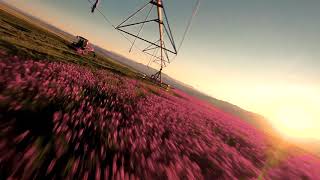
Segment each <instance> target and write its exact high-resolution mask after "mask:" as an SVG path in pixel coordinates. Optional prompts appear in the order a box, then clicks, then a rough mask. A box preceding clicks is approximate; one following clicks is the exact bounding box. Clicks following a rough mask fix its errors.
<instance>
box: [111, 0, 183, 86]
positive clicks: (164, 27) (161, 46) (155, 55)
mask: <svg viewBox="0 0 320 180" xmlns="http://www.w3.org/2000/svg"><path fill="white" fill-rule="evenodd" d="M148 6H149V7H150V9H149V11H148V14H147V17H146V18H145V19H144V20H143V21H138V22H131V23H128V22H129V21H131V20H132V19H133V18H134V17H136V16H138V14H139V13H141V12H142V11H143V10H144V9H146V8H147V7H148ZM154 7H156V12H155V11H154V9H155V8H154ZM151 13H156V18H149V17H150V14H151ZM146 23H156V24H158V29H159V31H158V32H157V34H158V37H159V39H158V40H157V41H156V42H152V40H148V39H146V38H144V37H141V36H140V33H141V31H142V29H143V27H144V25H145V24H146ZM130 26H140V29H139V31H138V33H137V34H134V33H132V32H130V31H129V30H127V28H128V27H130ZM116 29H117V30H118V31H121V32H123V33H126V34H128V35H130V36H133V37H134V38H135V39H134V41H133V42H132V46H131V48H130V51H131V49H132V47H133V46H134V44H135V42H136V40H137V39H139V40H141V41H144V42H146V43H147V44H149V46H147V47H146V48H145V49H143V50H142V51H143V52H144V53H146V54H148V55H150V56H151V60H150V62H151V61H152V62H155V63H157V64H159V65H160V69H159V71H158V72H157V73H155V74H153V75H152V76H151V78H152V79H154V80H155V81H157V82H162V77H161V73H162V69H163V68H164V67H166V66H167V64H169V63H170V58H169V53H171V54H174V55H177V48H176V45H175V41H174V38H173V35H172V31H171V28H170V25H169V22H168V17H167V14H166V11H165V8H164V5H163V0H151V1H149V2H148V3H147V4H145V5H144V6H142V7H141V8H140V9H138V10H137V11H136V12H134V13H133V14H131V15H130V16H129V17H128V18H127V19H125V20H124V21H123V22H122V23H121V24H119V25H118V26H117V27H116ZM167 44H170V45H169V46H170V47H167V46H166V45H167ZM152 51H153V52H152Z"/></svg>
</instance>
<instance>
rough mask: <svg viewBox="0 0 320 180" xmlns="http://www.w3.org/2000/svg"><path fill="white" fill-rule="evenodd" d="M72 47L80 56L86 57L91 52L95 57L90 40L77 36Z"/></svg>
mask: <svg viewBox="0 0 320 180" xmlns="http://www.w3.org/2000/svg"><path fill="white" fill-rule="evenodd" d="M70 47H71V48H72V49H74V50H75V51H77V53H78V54H81V55H85V54H88V53H89V52H93V55H94V56H95V53H94V48H93V47H92V46H91V45H90V44H89V40H87V39H86V38H84V37H81V36H77V37H76V41H75V42H72V44H71V45H70Z"/></svg>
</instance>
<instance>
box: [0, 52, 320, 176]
mask: <svg viewBox="0 0 320 180" xmlns="http://www.w3.org/2000/svg"><path fill="white" fill-rule="evenodd" d="M0 67H1V68H0V112H1V115H0V133H1V134H0V168H1V169H0V173H1V175H0V176H1V178H4V179H6V178H9V177H12V178H13V179H23V178H24V179H25V178H29V179H33V178H38V179H51V178H55V179H102V178H108V179H257V178H261V177H262V178H265V179H286V178H287V179H320V171H319V167H320V160H319V159H318V158H317V157H315V156H312V155H310V154H303V153H299V154H295V153H293V152H287V154H286V156H283V157H282V158H281V159H278V160H277V163H273V164H270V158H272V156H271V157H270V154H272V153H270V152H272V151H273V150H274V151H275V150H276V146H275V145H274V144H273V143H272V141H270V138H269V137H267V135H266V134H264V133H262V132H260V131H259V130H257V129H256V128H254V127H252V126H251V125H249V124H247V123H246V122H245V121H243V120H241V119H239V118H236V117H233V116H231V115H229V114H227V113H225V112H223V111H221V110H219V109H218V108H216V107H214V106H212V105H210V104H208V103H205V102H202V101H200V100H198V99H196V98H194V97H191V96H189V95H187V94H186V93H184V92H182V91H179V90H176V89H173V90H171V91H169V92H166V91H164V90H162V89H161V88H159V87H156V86H153V85H150V84H146V83H143V82H140V81H139V80H136V79H132V78H129V77H126V76H121V75H119V74H115V73H112V72H109V71H106V70H101V69H93V68H87V67H83V66H80V65H75V64H66V63H59V62H49V61H34V60H23V59H19V58H18V57H13V58H2V59H1V61H0Z"/></svg>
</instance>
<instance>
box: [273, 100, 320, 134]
mask: <svg viewBox="0 0 320 180" xmlns="http://www.w3.org/2000/svg"><path fill="white" fill-rule="evenodd" d="M316 119H317V118H316V114H315V112H312V110H310V109H306V108H305V107H298V106H293V105H288V106H286V107H284V108H280V109H279V110H278V111H276V112H275V121H274V122H275V124H276V126H275V127H276V129H277V130H278V131H279V132H280V133H281V134H283V135H284V136H286V137H289V138H299V139H301V138H302V139H305V138H315V137H317V136H318V135H319V132H318V130H317V121H316Z"/></svg>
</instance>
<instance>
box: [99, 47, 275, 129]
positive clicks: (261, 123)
mask: <svg viewBox="0 0 320 180" xmlns="http://www.w3.org/2000/svg"><path fill="white" fill-rule="evenodd" d="M95 50H96V52H97V53H101V54H103V55H105V56H108V57H110V58H112V59H114V60H117V61H119V62H120V63H122V64H124V65H126V66H129V67H131V68H134V69H136V70H137V71H139V72H142V73H145V74H147V75H151V74H154V73H156V72H157V70H155V69H153V68H150V67H147V66H146V65H144V64H141V63H138V62H135V61H133V60H131V59H128V58H126V57H124V56H122V55H119V54H116V53H114V52H111V51H108V50H105V49H102V48H100V47H98V46H96V48H95ZM162 77H163V81H164V82H165V83H167V84H170V85H171V86H172V87H175V88H177V89H180V90H182V91H184V92H186V93H188V94H189V95H192V96H194V97H197V98H199V99H201V100H204V101H206V102H209V103H211V104H213V105H214V106H216V107H218V108H219V109H221V110H223V111H225V112H226V113H230V114H232V115H233V116H236V117H238V118H240V119H243V120H245V121H247V122H249V123H250V124H252V125H254V126H255V127H257V128H259V129H261V130H263V131H265V132H267V133H268V134H274V133H275V131H274V130H273V128H272V126H271V125H270V124H269V122H268V120H266V119H265V118H264V117H263V116H261V115H259V114H256V113H252V112H249V111H246V110H244V109H242V108H240V107H238V106H236V105H233V104H231V103H229V102H226V101H222V100H219V99H216V98H213V97H211V96H208V95H206V94H204V93H202V92H200V91H198V90H196V89H195V88H193V87H192V86H190V85H187V84H185V83H183V82H180V81H177V80H175V79H173V78H171V77H170V76H168V75H166V74H163V76H162Z"/></svg>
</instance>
